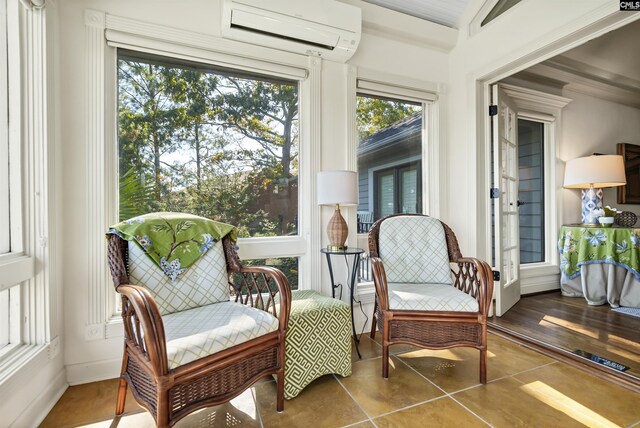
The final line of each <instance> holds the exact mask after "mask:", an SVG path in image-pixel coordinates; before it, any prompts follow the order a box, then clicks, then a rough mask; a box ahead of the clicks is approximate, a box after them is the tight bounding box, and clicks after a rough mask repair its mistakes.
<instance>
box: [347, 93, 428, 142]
mask: <svg viewBox="0 0 640 428" xmlns="http://www.w3.org/2000/svg"><path fill="white" fill-rule="evenodd" d="M421 110H422V108H421V106H419V105H413V104H408V103H406V102H401V101H392V100H387V99H384V98H373V97H365V96H359V97H358V100H357V106H356V123H357V124H358V125H357V126H358V135H359V137H360V141H362V140H364V139H365V138H367V137H369V136H371V135H373V134H375V133H376V132H378V131H380V130H381V129H384V128H386V127H387V126H389V125H392V124H394V123H395V122H397V121H399V120H402V119H404V118H405V117H407V116H411V115H412V114H414V113H417V112H419V111H421Z"/></svg>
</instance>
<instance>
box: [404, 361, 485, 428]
mask: <svg viewBox="0 0 640 428" xmlns="http://www.w3.org/2000/svg"><path fill="white" fill-rule="evenodd" d="M398 360H400V361H401V362H402V364H404V365H406V366H407V367H409V368H410V369H411V370H413V371H414V372H416V373H417V374H418V376H420V377H422V378H423V379H425V380H427V381H428V382H430V383H432V384H433V385H434V386H435V387H436V388H438V389H440V390H441V391H442V392H444V393H445V396H447V397H449V398H451V399H452V400H453V401H455V402H456V403H458V404H459V405H460V406H462V407H463V408H464V409H465V410H466V411H468V412H469V413H471V414H472V415H473V416H475V417H476V418H478V419H480V420H481V421H482V422H484V423H485V424H487V425H488V426H492V425H491V424H490V423H488V422H487V421H485V420H484V419H482V418H481V417H480V416H478V415H477V414H476V413H475V412H473V411H471V409H469V408H468V407H467V406H465V405H463V404H462V403H461V402H459V401H458V400H456V399H455V398H454V397H453V395H452V394H450V393H448V392H447V391H445V390H444V389H443V388H440V387H439V386H438V385H436V384H435V382H433V381H431V380H430V379H428V378H427V377H426V376H424V375H423V374H422V373H420V372H419V371H417V370H416V369H415V368H413V367H411V366H410V365H409V364H408V363H406V362H404V361H403V360H402V358H399V357H398ZM478 386H481V384H478V385H475V386H474V387H471V388H475V387H478ZM471 388H468V389H471ZM441 398H442V397H441Z"/></svg>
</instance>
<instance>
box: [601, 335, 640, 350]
mask: <svg viewBox="0 0 640 428" xmlns="http://www.w3.org/2000/svg"><path fill="white" fill-rule="evenodd" d="M608 338H609V341H611V342H613V343H615V344H616V345H620V346H624V347H625V348H629V349H633V350H634V351H636V352H638V353H640V343H638V342H634V341H633V340H629V339H625V338H624V337H620V336H616V335H614V334H609V335H608Z"/></svg>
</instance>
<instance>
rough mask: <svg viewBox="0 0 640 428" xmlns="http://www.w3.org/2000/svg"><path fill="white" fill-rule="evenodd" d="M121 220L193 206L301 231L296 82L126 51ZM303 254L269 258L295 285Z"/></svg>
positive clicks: (242, 230) (233, 219) (121, 76)
mask: <svg viewBox="0 0 640 428" xmlns="http://www.w3.org/2000/svg"><path fill="white" fill-rule="evenodd" d="M118 123H119V130H118V141H119V180H120V187H119V208H120V218H121V219H126V218H129V217H132V216H135V215H139V214H144V213H148V212H153V211H180V212H189V213H193V214H197V215H201V216H204V217H208V218H211V219H214V220H218V221H223V222H226V223H230V224H233V225H235V226H237V227H238V229H239V236H240V237H241V238H255V237H277V236H287V235H298V176H299V175H298V173H299V171H298V169H299V168H298V166H299V157H298V154H299V129H298V128H299V126H298V82H297V81H291V80H286V79H277V78H272V77H266V76H264V75H259V74H252V73H247V72H241V71H237V70H229V69H223V68H216V67H214V66H210V65H206V64H198V63H191V62H184V61H178V60H174V59H169V58H163V57H157V56H150V55H143V54H138V53H133V52H130V51H120V52H119V55H118ZM297 260H298V259H297V258H295V257H294V258H283V259H267V261H270V262H271V263H270V264H273V265H276V266H278V267H280V268H283V271H285V274H287V276H288V277H289V278H290V281H291V283H292V284H294V285H295V284H297V282H298V281H297V272H298V267H297V264H298V263H297Z"/></svg>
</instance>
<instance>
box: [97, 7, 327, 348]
mask: <svg viewBox="0 0 640 428" xmlns="http://www.w3.org/2000/svg"><path fill="white" fill-rule="evenodd" d="M85 28H86V30H87V45H86V48H87V61H88V62H87V68H86V72H87V76H86V77H87V92H88V94H89V96H88V99H87V101H88V104H87V114H88V121H87V141H88V159H87V168H89V170H90V171H92V173H91V174H87V176H88V177H90V180H91V182H90V183H89V185H88V186H87V198H88V209H89V210H90V213H89V216H88V218H89V224H88V228H89V230H88V234H89V235H90V236H93V235H96V236H97V235H99V234H104V231H105V230H106V227H108V225H110V224H113V223H116V222H117V221H118V210H117V201H118V195H117V188H118V186H117V183H118V174H117V159H118V145H117V120H116V118H117V99H116V93H117V92H116V89H117V71H116V60H117V58H116V55H117V53H116V48H126V49H128V50H133V51H142V52H147V53H153V54H158V55H162V56H164V57H175V58H179V59H186V60H190V61H195V62H200V63H209V64H213V65H218V66H223V67H227V68H235V69H240V70H244V71H253V72H256V73H258V74H263V75H264V74H267V75H274V76H277V77H285V78H287V79H290V80H297V81H299V82H300V83H299V86H298V88H299V92H298V96H299V106H298V108H299V123H300V136H299V138H300V142H299V144H300V146H299V156H300V173H299V178H298V180H299V190H298V191H299V192H300V193H299V200H298V213H299V223H298V235H297V236H285V237H260V238H244V239H241V240H239V245H240V257H241V258H243V259H261V258H278V257H298V259H299V262H298V266H299V270H300V276H299V288H301V289H303V288H312V289H318V290H319V289H320V287H321V284H320V283H319V281H317V280H315V278H319V277H320V266H321V265H320V262H321V259H320V254H319V252H317V251H315V249H316V248H320V209H319V207H318V206H317V204H315V203H314V202H313V201H315V199H316V195H315V191H316V190H315V187H316V186H315V180H316V173H317V171H318V170H319V167H320V147H319V144H318V142H319V141H320V111H321V109H320V104H319V103H320V79H321V76H320V73H321V67H322V60H321V59H319V58H312V57H306V56H302V55H296V54H291V53H286V52H282V51H277V50H270V49H268V48H262V47H256V46H252V45H248V44H244V43H241V42H236V41H231V40H225V39H221V38H219V37H214V36H207V35H202V34H198V33H192V32H189V31H186V30H179V29H174V28H168V27H166V26H160V25H155V24H149V23H145V22H141V21H137V20H134V19H130V18H124V17H118V16H114V15H109V14H105V13H104V12H99V11H93V10H86V11H85ZM105 124H107V125H105ZM316 253H317V254H316ZM105 260H106V246H105V244H104V241H99V240H96V243H95V245H94V246H93V247H92V248H91V253H90V255H89V259H88V263H89V266H88V278H87V284H90V285H89V287H90V290H89V293H88V301H87V303H88V322H87V326H86V330H85V339H87V340H99V339H104V338H111V337H120V336H122V326H121V325H120V324H121V322H122V320H121V318H120V316H119V314H118V305H117V299H116V297H115V293H114V290H113V284H112V280H111V278H110V276H109V274H108V271H107V268H106V266H105V262H104V261H105Z"/></svg>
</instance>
